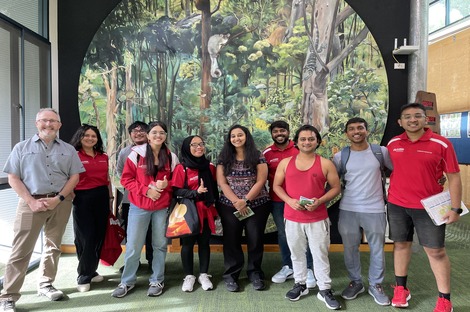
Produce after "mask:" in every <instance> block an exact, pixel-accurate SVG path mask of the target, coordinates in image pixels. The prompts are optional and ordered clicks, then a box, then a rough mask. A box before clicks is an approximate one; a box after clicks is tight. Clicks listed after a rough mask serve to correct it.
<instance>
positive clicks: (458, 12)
mask: <svg viewBox="0 0 470 312" xmlns="http://www.w3.org/2000/svg"><path fill="white" fill-rule="evenodd" d="M469 15H470V1H468V0H429V33H432V32H434V31H437V30H439V29H442V28H444V27H446V26H448V25H450V24H453V23H456V22H458V21H461V20H463V19H465V18H467V17H468V16H469Z"/></svg>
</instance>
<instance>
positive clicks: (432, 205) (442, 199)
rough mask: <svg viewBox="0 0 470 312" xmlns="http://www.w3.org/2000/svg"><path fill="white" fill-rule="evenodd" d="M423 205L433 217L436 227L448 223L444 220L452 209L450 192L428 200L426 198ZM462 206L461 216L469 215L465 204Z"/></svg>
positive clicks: (422, 201)
mask: <svg viewBox="0 0 470 312" xmlns="http://www.w3.org/2000/svg"><path fill="white" fill-rule="evenodd" d="M421 204H422V205H423V207H424V209H426V212H427V213H428V215H429V216H430V217H431V220H432V222H433V223H434V224H435V225H441V224H444V223H446V220H445V219H444V218H443V216H444V215H445V214H446V213H447V211H449V210H450V208H451V207H452V205H451V202H450V193H449V191H444V192H442V193H439V194H436V195H433V196H430V197H428V198H424V199H422V200H421ZM460 205H461V207H460V208H462V210H463V212H462V213H461V214H460V215H461V216H463V215H465V214H467V213H468V209H467V207H466V206H465V204H464V203H463V202H462V203H461V204H460Z"/></svg>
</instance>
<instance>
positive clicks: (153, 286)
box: [147, 282, 165, 297]
mask: <svg viewBox="0 0 470 312" xmlns="http://www.w3.org/2000/svg"><path fill="white" fill-rule="evenodd" d="M163 287H165V284H164V283H163V282H161V283H150V287H149V290H148V291H147V296H149V297H157V296H160V295H161V294H162V292H163Z"/></svg>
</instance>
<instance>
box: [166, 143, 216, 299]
mask: <svg viewBox="0 0 470 312" xmlns="http://www.w3.org/2000/svg"><path fill="white" fill-rule="evenodd" d="M205 151H206V147H205V144H204V141H203V140H202V138H201V137H200V136H197V135H192V136H189V137H187V138H186V139H184V141H183V144H182V146H181V164H179V165H178V166H176V168H175V172H174V173H173V178H172V179H171V184H172V186H173V195H174V196H181V197H185V198H190V199H193V200H194V201H195V203H196V208H197V212H198V216H199V222H200V232H199V234H198V235H192V236H187V237H182V238H181V262H182V263H183V271H184V274H185V275H186V277H185V278H184V282H183V286H182V288H181V289H182V290H183V291H186V292H191V291H193V287H194V282H195V281H196V276H194V270H193V266H194V252H193V250H194V245H195V244H196V242H197V246H198V254H199V277H198V281H199V283H200V284H201V286H202V289H204V290H210V289H212V288H213V285H212V282H211V280H210V277H211V275H208V274H207V272H208V270H209V262H210V244H209V240H210V237H211V233H215V223H214V217H215V216H217V210H215V203H216V201H217V200H218V198H219V194H218V189H217V183H216V180H215V166H214V165H213V164H211V163H210V162H209V160H208V159H207V158H206V156H205V155H204V153H205Z"/></svg>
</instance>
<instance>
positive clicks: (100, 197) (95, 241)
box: [70, 124, 113, 292]
mask: <svg viewBox="0 0 470 312" xmlns="http://www.w3.org/2000/svg"><path fill="white" fill-rule="evenodd" d="M70 144H71V145H72V146H73V147H75V149H76V150H77V151H78V157H79V158H80V160H81V161H82V164H83V167H85V169H86V171H85V172H82V173H80V180H79V182H78V184H77V186H76V187H75V189H74V192H75V198H74V199H73V230H74V233H75V247H76V249H77V257H78V268H77V273H78V278H77V284H78V285H77V289H78V291H80V292H84V291H89V290H90V284H91V282H101V281H102V280H103V277H102V276H101V275H99V274H98V273H97V272H96V270H97V268H98V263H99V260H100V254H101V248H102V247H103V243H104V238H105V234H106V224H107V222H108V215H109V209H110V208H111V205H110V204H111V203H112V200H113V192H112V189H111V183H110V182H109V174H108V172H109V166H108V155H106V154H105V153H104V150H103V140H102V139H101V135H100V131H99V130H98V128H96V127H95V126H90V125H87V124H83V125H82V126H80V127H79V128H78V129H77V131H76V132H75V134H74V135H73V137H72V140H71V141H70Z"/></svg>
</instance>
